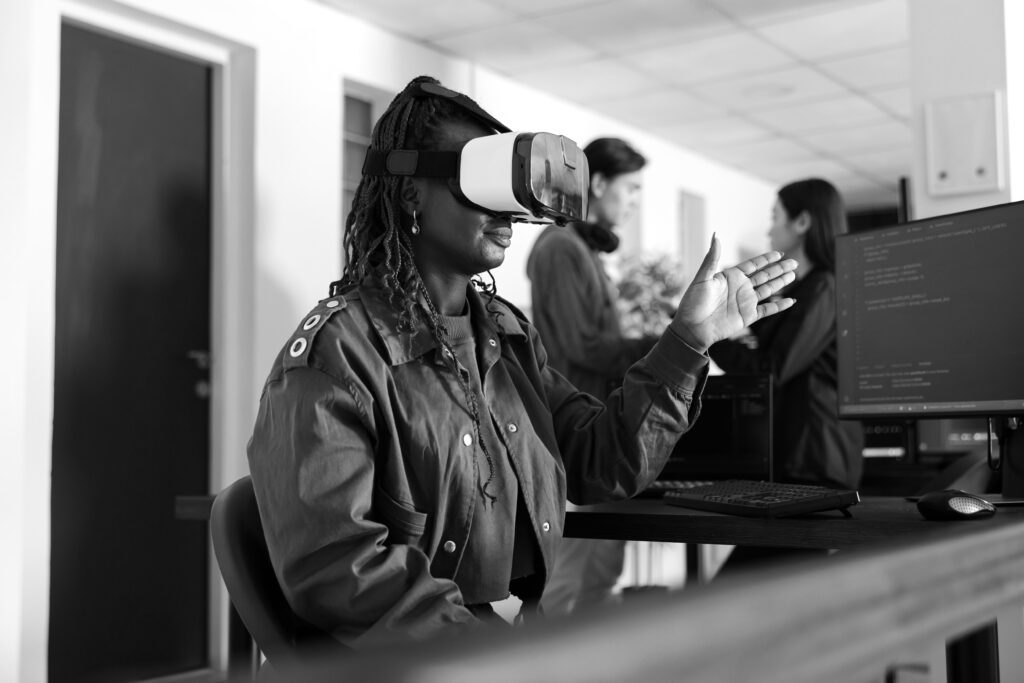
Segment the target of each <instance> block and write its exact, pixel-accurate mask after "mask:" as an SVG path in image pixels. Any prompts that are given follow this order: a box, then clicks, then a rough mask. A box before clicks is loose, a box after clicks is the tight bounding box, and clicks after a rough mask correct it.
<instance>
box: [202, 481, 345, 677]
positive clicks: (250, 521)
mask: <svg viewBox="0 0 1024 683" xmlns="http://www.w3.org/2000/svg"><path fill="white" fill-rule="evenodd" d="M210 535H211V536H212V538H213V552H214V555H216V557H217V565H218V566H219V567H220V573H221V576H222V577H223V578H224V584H225V585H226V586H227V589H228V595H229V596H230V597H231V602H232V604H233V605H234V607H235V610H236V611H237V612H238V616H239V617H241V619H242V623H244V624H245V627H246V628H247V629H248V630H249V634H250V635H252V638H253V640H254V641H256V645H257V647H259V649H260V650H261V651H262V652H263V653H264V654H265V655H266V657H267V661H268V662H270V664H271V665H272V666H273V668H274V669H275V670H276V671H278V672H279V673H281V672H285V671H288V670H294V669H298V668H301V666H302V664H303V662H305V663H306V664H307V665H308V655H309V654H310V653H313V652H314V651H315V652H317V653H319V652H322V651H323V649H324V648H325V646H336V647H337V649H344V648H343V646H342V645H341V644H340V643H338V642H337V641H335V640H333V639H331V638H330V637H329V636H328V635H327V634H325V633H324V632H323V631H320V630H319V629H317V628H316V627H314V626H312V625H311V624H309V623H307V622H305V621H303V620H302V619H300V618H299V617H298V616H297V615H296V614H295V613H294V612H293V611H292V609H291V606H289V604H288V601H287V600H286V599H285V597H284V592H283V591H282V590H281V585H280V584H279V583H278V581H277V576H276V575H275V574H274V569H273V566H272V565H271V564H270V554H269V553H268V552H267V542H266V538H265V537H264V535H263V525H262V523H261V522H260V513H259V508H257V507H256V495H255V493H254V492H253V488H252V479H251V478H250V477H248V476H245V477H242V478H241V479H239V480H238V481H236V482H235V483H233V484H231V485H230V486H228V487H227V488H226V489H224V490H223V491H221V492H220V493H219V494H217V497H216V498H215V499H214V501H213V508H212V509H211V511H210Z"/></svg>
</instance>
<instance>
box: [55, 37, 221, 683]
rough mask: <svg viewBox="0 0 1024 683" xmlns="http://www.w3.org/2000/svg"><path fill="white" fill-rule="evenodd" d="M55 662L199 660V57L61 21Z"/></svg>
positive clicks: (204, 165)
mask: <svg viewBox="0 0 1024 683" xmlns="http://www.w3.org/2000/svg"><path fill="white" fill-rule="evenodd" d="M60 88H61V91H60V144H59V178H58V199H57V202H58V203H57V283H56V297H57V301H56V321H55V328H56V340H55V342H56V343H55V359H54V362H55V380H54V381H55V387H54V426H53V469H52V498H51V513H52V536H51V572H50V633H49V672H50V680H51V681H54V682H60V681H83V680H87V681H88V680H95V681H127V680H138V679H143V678H150V677H154V676H160V675H168V674H173V673H175V672H180V671H186V670H190V669H196V668H201V667H205V666H207V665H208V661H209V656H208V645H207V639H208V610H207V605H208V586H207V582H208V562H209V558H208V553H207V536H206V529H205V526H204V525H202V524H198V523H195V522H186V521H180V520H176V519H175V517H174V502H175V496H177V495H179V494H191V495H202V494H206V493H207V492H208V491H209V482H208V479H209V474H208V473H209V469H210V467H209V405H208V403H209V402H208V398H207V396H208V393H209V385H208V379H209V372H208V367H207V366H208V360H209V354H208V349H209V345H210V323H209V317H210V309H209V301H210V242H211V239H210V238H211V235H210V173H211V169H210V153H211V149H210V144H211V143H210V104H211V91H210V90H211V69H210V68H209V66H207V65H203V64H199V63H196V62H193V61H189V60H187V59H182V58H179V57H175V56H172V55H169V54H166V53H163V52H159V51H155V50H151V49H147V48H145V47H142V46H139V45H136V44H132V43H129V42H126V41H123V40H118V39H115V38H111V37H108V36H105V35H101V34H98V33H94V32H91V31H89V30H85V29H82V28H78V27H75V26H71V25H64V26H63V27H62V33H61V85H60Z"/></svg>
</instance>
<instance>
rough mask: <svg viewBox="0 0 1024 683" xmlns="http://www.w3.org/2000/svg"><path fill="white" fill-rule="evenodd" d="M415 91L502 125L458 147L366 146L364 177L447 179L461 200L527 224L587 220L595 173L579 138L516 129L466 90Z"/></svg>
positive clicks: (424, 86) (431, 87)
mask: <svg viewBox="0 0 1024 683" xmlns="http://www.w3.org/2000/svg"><path fill="white" fill-rule="evenodd" d="M416 85H417V86H418V90H419V92H418V93H414V94H417V95H418V96H442V97H446V98H450V99H451V100H452V101H453V102H455V103H457V104H459V105H460V106H462V107H464V108H465V109H467V110H469V111H470V112H471V113H473V114H474V115H475V116H477V117H478V118H480V119H482V120H483V121H484V122H486V123H487V124H488V125H490V126H491V127H493V128H495V129H496V130H498V131H500V132H499V133H497V134H495V135H485V136H483V137H479V138H474V139H472V140H470V141H469V142H467V143H466V144H465V145H464V146H463V147H462V148H461V149H459V150H416V149H396V150H392V151H390V152H382V151H379V150H374V149H369V150H367V152H366V160H365V161H364V163H363V175H395V176H417V177H426V178H447V179H448V186H449V188H450V189H451V191H452V194H453V195H455V198H456V199H458V200H459V201H460V202H461V203H463V204H466V205H468V206H471V207H473V208H476V209H479V210H481V211H483V212H485V213H489V214H493V215H504V216H508V217H509V218H511V220H513V221H517V222H525V223H558V224H565V223H567V222H569V221H582V220H585V219H586V217H587V194H588V191H589V183H590V171H589V168H588V166H587V157H586V155H585V154H584V153H583V152H582V150H580V148H579V147H578V146H577V145H576V143H575V142H573V141H572V140H570V139H569V138H567V137H565V136H563V135H555V134H554V133H514V132H511V131H510V130H509V129H508V127H507V126H505V125H504V124H502V123H500V122H499V121H497V120H496V119H495V118H494V117H492V116H491V115H490V114H488V113H487V112H485V111H484V110H483V109H481V108H480V107H479V106H478V105H477V104H476V103H475V102H473V100H471V99H469V98H468V97H466V96H465V95H462V94H460V93H456V92H455V91H452V90H448V89H447V88H444V87H442V86H438V85H435V84H432V83H419V84H416Z"/></svg>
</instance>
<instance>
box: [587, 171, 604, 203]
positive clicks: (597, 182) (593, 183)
mask: <svg viewBox="0 0 1024 683" xmlns="http://www.w3.org/2000/svg"><path fill="white" fill-rule="evenodd" d="M607 189H608V178H606V177H605V175H604V173H601V172H600V171H598V172H596V173H594V175H592V176H590V194H592V195H594V198H595V199H600V198H601V197H602V196H603V195H604V193H605V190H607Z"/></svg>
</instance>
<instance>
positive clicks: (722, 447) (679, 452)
mask: <svg viewBox="0 0 1024 683" xmlns="http://www.w3.org/2000/svg"><path fill="white" fill-rule="evenodd" d="M658 479H659V480H662V481H666V480H667V481H711V480H718V479H752V480H755V481H771V480H772V379H771V375H753V374H750V375H748V374H736V375H713V376H711V377H708V380H707V384H706V385H705V387H704V393H703V394H701V411H700V416H699V417H698V418H697V421H696V422H695V423H694V424H693V426H692V427H691V428H690V430H689V431H688V432H686V433H685V434H683V436H682V437H681V438H680V439H679V441H678V442H677V443H676V447H675V448H674V449H673V451H672V455H671V457H670V458H669V461H668V463H667V464H666V465H665V469H663V470H662V472H661V475H660V476H659V477H658Z"/></svg>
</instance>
